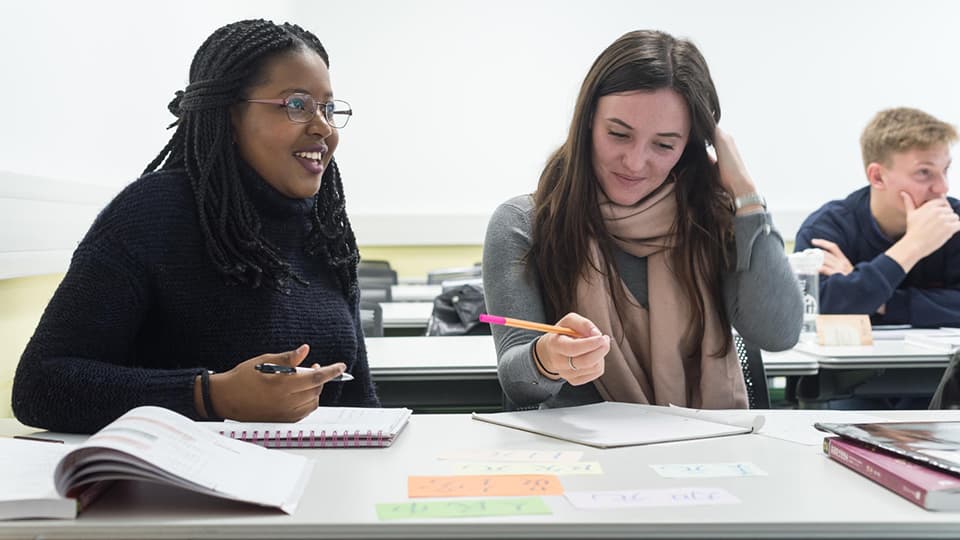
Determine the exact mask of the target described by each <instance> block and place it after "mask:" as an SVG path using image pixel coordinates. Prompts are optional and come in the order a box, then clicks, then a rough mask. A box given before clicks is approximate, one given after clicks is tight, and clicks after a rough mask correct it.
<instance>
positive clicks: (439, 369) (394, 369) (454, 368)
mask: <svg viewBox="0 0 960 540" xmlns="http://www.w3.org/2000/svg"><path fill="white" fill-rule="evenodd" d="M364 342H365V343H366V345H367V362H368V363H369V364H370V373H371V375H373V377H374V379H375V380H378V381H380V380H398V379H423V378H429V379H451V378H457V379H459V378H466V379H470V378H487V379H496V378H497V349H496V347H495V346H494V344H493V337H492V336H442V337H440V336H431V337H423V336H410V337H375V338H367V339H365V340H364Z"/></svg>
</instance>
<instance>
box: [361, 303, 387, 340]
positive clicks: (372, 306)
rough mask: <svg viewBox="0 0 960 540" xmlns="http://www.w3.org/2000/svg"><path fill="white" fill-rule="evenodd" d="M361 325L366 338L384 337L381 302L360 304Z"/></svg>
mask: <svg viewBox="0 0 960 540" xmlns="http://www.w3.org/2000/svg"><path fill="white" fill-rule="evenodd" d="M360 324H361V325H362V326H363V336H364V337H368V338H369V337H383V308H382V307H381V306H380V302H370V303H367V304H364V302H363V301H362V300H361V302H360Z"/></svg>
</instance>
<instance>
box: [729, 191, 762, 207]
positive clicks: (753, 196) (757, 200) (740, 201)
mask: <svg viewBox="0 0 960 540" xmlns="http://www.w3.org/2000/svg"><path fill="white" fill-rule="evenodd" d="M754 204H759V205H760V206H762V207H763V209H764V210H766V209H767V200H766V199H764V198H763V195H760V194H759V193H757V192H756V191H754V192H751V193H747V194H746V195H743V196H741V197H737V198H736V199H734V201H733V205H734V207H736V209H737V210H739V209H741V208H743V207H744V206H751V205H754Z"/></svg>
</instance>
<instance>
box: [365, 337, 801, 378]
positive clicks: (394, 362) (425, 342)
mask: <svg viewBox="0 0 960 540" xmlns="http://www.w3.org/2000/svg"><path fill="white" fill-rule="evenodd" d="M365 343H366V344H367V361H368V362H369V364H370V372H371V373H372V374H373V376H374V378H377V379H379V378H386V379H398V378H424V377H426V378H444V379H445V378H450V377H468V378H473V377H488V378H496V376H497V349H496V346H495V345H494V342H493V337H492V336H442V337H438V336H430V337H426V336H410V337H373V338H367V339H366V340H365ZM762 356H763V367H764V370H765V371H766V373H767V376H768V377H777V376H784V375H812V374H814V373H816V372H817V359H816V358H815V357H813V356H810V355H808V354H803V353H800V352H796V351H794V350H788V351H784V352H778V353H773V352H768V351H763V353H762Z"/></svg>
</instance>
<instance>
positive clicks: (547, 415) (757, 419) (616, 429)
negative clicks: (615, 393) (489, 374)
mask: <svg viewBox="0 0 960 540" xmlns="http://www.w3.org/2000/svg"><path fill="white" fill-rule="evenodd" d="M473 418H474V419H475V420H482V421H484V422H490V423H491V424H498V425H501V426H506V427H510V428H515V429H521V430H524V431H529V432H531V433H538V434H540V435H546V436H548V437H554V438H557V439H563V440H565V441H571V442H575V443H580V444H585V445H587V446H595V447H598V448H613V447H617V446H635V445H640V444H653V443H662V442H670V441H685V440H689V439H705V438H708V437H722V436H724V435H739V434H742V433H753V432H755V431H758V430H759V429H760V428H761V427H762V426H763V417H762V416H757V415H752V414H749V413H747V412H739V411H736V412H731V411H723V412H721V411H702V410H697V409H686V408H683V407H661V406H657V405H640V404H636V403H616V402H612V401H606V402H603V403H592V404H590V405H580V406H577V407H564V408H558V409H541V410H533V411H519V412H505V413H490V414H477V413H473Z"/></svg>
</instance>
